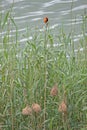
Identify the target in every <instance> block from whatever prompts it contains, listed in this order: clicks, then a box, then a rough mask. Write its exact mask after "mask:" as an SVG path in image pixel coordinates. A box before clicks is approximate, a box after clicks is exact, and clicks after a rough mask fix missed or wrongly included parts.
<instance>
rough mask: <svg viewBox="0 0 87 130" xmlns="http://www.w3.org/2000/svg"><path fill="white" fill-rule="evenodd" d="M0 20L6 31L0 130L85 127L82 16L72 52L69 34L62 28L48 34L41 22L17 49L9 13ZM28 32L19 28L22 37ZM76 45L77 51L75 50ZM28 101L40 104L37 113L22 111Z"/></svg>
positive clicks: (86, 55)
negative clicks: (39, 29)
mask: <svg viewBox="0 0 87 130" xmlns="http://www.w3.org/2000/svg"><path fill="white" fill-rule="evenodd" d="M0 22H1V23H0V25H1V26H0V27H1V29H2V31H3V29H5V31H6V34H5V35H4V37H3V38H2V39H1V41H2V45H0V46H2V47H1V50H0V97H1V98H0V129H1V130H43V129H44V130H86V129H87V36H86V30H85V26H86V22H87V19H86V17H85V18H84V19H83V24H82V35H83V37H82V38H80V39H79V44H78V51H77V52H76V53H75V48H74V45H75V43H74V41H73V36H72V35H71V34H65V32H64V30H63V28H62V29H61V28H60V29H59V30H58V31H59V34H58V36H57V35H56V36H54V35H53V34H52V31H50V30H49V29H48V26H45V25H44V26H45V30H44V31H43V32H38V33H35V34H33V35H32V37H33V39H32V40H27V41H26V42H25V43H24V44H25V46H24V47H23V48H21V47H20V43H19V42H18V40H17V39H18V31H17V25H16V24H15V21H14V19H13V18H12V17H11V15H10V12H7V14H6V15H5V16H4V19H3V21H0ZM6 23H7V24H6ZM10 24H11V25H12V26H13V28H15V30H16V32H15V39H11V38H10V37H9V33H10ZM29 34H30V33H28V32H27V31H26V32H25V36H27V37H29ZM55 41H56V42H58V45H57V46H55ZM10 43H11V44H10ZM81 47H82V48H83V51H80V48H81ZM67 56H68V57H67ZM55 84H57V87H58V95H57V96H55V97H52V96H51V95H50V91H51V88H52V87H53V86H54V85H55ZM63 100H66V102H67V113H66V115H64V113H62V112H59V111H58V108H59V106H60V103H61V102H62V101H63ZM33 103H38V104H39V105H40V106H41V112H40V113H38V114H36V115H35V113H33V114H32V115H30V116H24V115H22V109H23V108H25V107H26V106H27V105H30V106H32V104H33ZM64 116H65V117H64Z"/></svg>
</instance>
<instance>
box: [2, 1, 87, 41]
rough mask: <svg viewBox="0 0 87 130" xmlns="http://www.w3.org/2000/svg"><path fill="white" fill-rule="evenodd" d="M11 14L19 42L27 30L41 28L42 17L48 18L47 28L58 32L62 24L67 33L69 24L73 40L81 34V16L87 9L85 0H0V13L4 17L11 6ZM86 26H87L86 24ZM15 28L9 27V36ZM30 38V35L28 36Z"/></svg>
mask: <svg viewBox="0 0 87 130" xmlns="http://www.w3.org/2000/svg"><path fill="white" fill-rule="evenodd" d="M12 6H13V8H12V12H11V16H12V17H13V18H14V21H15V23H16V25H17V29H18V33H19V34H20V36H19V39H18V40H19V41H20V42H25V41H26V40H27V39H26V38H25V37H23V34H24V33H25V32H26V29H27V27H28V30H30V32H31V31H32V32H34V30H35V28H37V29H38V30H43V26H44V23H43V18H44V17H46V16H47V17H48V18H49V28H50V29H51V30H55V31H54V34H56V33H58V28H59V27H61V26H63V27H64V31H65V32H66V33H69V32H70V31H71V25H72V26H73V29H74V32H75V34H74V35H75V39H74V40H75V41H77V40H78V39H79V38H80V37H81V36H82V35H81V26H82V23H83V16H84V14H85V12H86V11H87V0H0V14H2V18H4V16H5V14H6V12H7V11H8V10H9V9H10V8H11V7H12ZM86 27H87V26H86ZM15 31H16V29H15V28H14V27H11V33H10V36H11V37H14V36H15ZM5 34H6V30H5V29H4V30H2V31H1V32H0V35H1V36H0V37H2V38H3V36H4V35H5ZM29 38H30V39H32V36H31V35H30V37H29Z"/></svg>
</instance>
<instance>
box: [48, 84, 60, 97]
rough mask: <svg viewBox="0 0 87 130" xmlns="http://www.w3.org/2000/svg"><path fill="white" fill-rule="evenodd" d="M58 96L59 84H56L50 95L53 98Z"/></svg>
mask: <svg viewBox="0 0 87 130" xmlns="http://www.w3.org/2000/svg"><path fill="white" fill-rule="evenodd" d="M57 94H58V88H57V84H55V85H54V86H53V88H52V89H51V91H50V95H51V96H57Z"/></svg>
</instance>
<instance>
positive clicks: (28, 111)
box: [22, 106, 32, 116]
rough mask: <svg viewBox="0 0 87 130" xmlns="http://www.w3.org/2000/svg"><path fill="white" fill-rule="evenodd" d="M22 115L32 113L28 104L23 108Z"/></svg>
mask: <svg viewBox="0 0 87 130" xmlns="http://www.w3.org/2000/svg"><path fill="white" fill-rule="evenodd" d="M22 115H26V116H28V115H32V109H31V108H30V107H29V106H26V107H25V108H24V109H23V110H22Z"/></svg>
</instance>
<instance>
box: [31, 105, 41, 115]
mask: <svg viewBox="0 0 87 130" xmlns="http://www.w3.org/2000/svg"><path fill="white" fill-rule="evenodd" d="M32 109H33V111H34V112H35V113H39V112H40V111H41V107H40V105H39V104H37V103H33V104H32Z"/></svg>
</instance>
